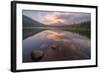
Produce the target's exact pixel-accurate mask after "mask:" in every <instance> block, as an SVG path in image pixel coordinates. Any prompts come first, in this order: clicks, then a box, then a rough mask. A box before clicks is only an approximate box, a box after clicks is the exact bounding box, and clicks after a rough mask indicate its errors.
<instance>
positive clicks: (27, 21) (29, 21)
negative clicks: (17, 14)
mask: <svg viewBox="0 0 100 73" xmlns="http://www.w3.org/2000/svg"><path fill="white" fill-rule="evenodd" d="M41 26H43V24H42V23H40V22H37V21H35V20H33V19H31V18H29V17H27V16H25V15H23V27H41Z"/></svg>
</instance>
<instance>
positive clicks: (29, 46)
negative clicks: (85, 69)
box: [22, 28, 91, 62]
mask: <svg viewBox="0 0 100 73" xmlns="http://www.w3.org/2000/svg"><path fill="white" fill-rule="evenodd" d="M23 32H24V34H23V42H22V44H23V62H34V61H60V60H84V59H90V58H91V55H90V54H91V53H90V51H91V47H90V46H91V45H90V43H91V40H90V38H88V37H87V36H85V35H81V34H79V33H75V32H71V31H65V30H62V29H61V30H58V29H49V30H47V29H45V30H44V29H34V28H33V29H29V28H27V29H24V31H23Z"/></svg>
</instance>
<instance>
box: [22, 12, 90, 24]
mask: <svg viewBox="0 0 100 73" xmlns="http://www.w3.org/2000/svg"><path fill="white" fill-rule="evenodd" d="M22 14H23V15H25V16H28V17H30V18H32V19H33V20H36V21H38V22H40V23H42V24H45V25H58V26H60V25H70V24H77V23H80V22H84V21H89V20H91V14H90V13H79V12H67V11H66V12H61V11H37V10H23V13H22Z"/></svg>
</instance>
